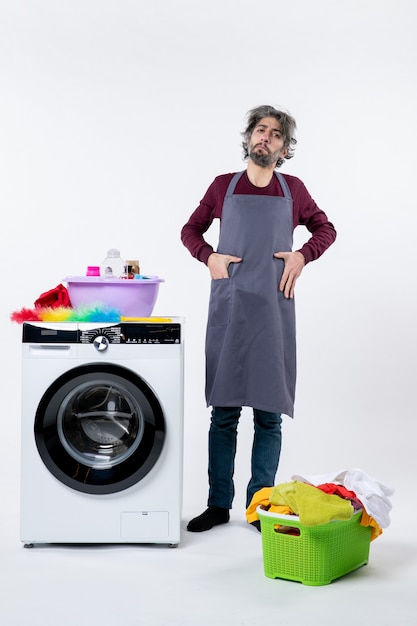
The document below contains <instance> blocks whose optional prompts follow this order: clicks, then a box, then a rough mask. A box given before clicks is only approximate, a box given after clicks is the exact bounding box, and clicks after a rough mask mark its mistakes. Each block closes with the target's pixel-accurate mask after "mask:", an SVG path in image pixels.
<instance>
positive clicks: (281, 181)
mask: <svg viewBox="0 0 417 626" xmlns="http://www.w3.org/2000/svg"><path fill="white" fill-rule="evenodd" d="M245 171H246V170H243V171H242V172H237V173H236V174H235V175H234V176H233V178H232V180H231V181H230V183H229V186H228V188H227V191H226V198H227V197H229V196H233V194H234V192H235V189H236V185H237V182H238V180H239V178H240V177H241V176H242V175H243V174H244V173H245ZM274 173H275V176H276V177H277V178H278V182H279V184H280V185H281V188H282V191H283V194H284V198H287V199H288V200H292V196H291V191H290V188H289V187H288V183H287V181H286V180H285V178H284V176H283V175H282V174H281V172H277V171H275V172H274Z"/></svg>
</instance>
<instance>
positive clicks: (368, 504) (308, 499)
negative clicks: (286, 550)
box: [246, 469, 394, 541]
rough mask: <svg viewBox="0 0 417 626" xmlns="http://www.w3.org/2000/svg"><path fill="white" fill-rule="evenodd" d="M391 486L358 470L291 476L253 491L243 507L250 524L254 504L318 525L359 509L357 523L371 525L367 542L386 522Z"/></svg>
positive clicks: (387, 523)
mask: <svg viewBox="0 0 417 626" xmlns="http://www.w3.org/2000/svg"><path fill="white" fill-rule="evenodd" d="M393 493H394V489H393V488H392V487H390V486H389V485H385V484H384V483H382V482H381V481H379V480H376V479H375V478H373V477H372V476H369V475H368V474H366V473H365V472H364V471H363V470H361V469H351V470H342V471H340V472H333V473H329V474H319V475H315V476H310V475H307V476H299V475H294V476H292V477H291V481H290V482H287V483H282V484H279V485H276V486H274V487H264V488H263V489H260V490H259V491H257V492H256V493H255V495H254V496H253V498H252V501H251V503H250V505H249V507H248V508H247V510H246V519H247V521H248V522H249V523H250V524H251V523H253V522H255V521H256V520H257V519H259V518H258V514H257V512H256V509H257V507H258V506H259V507H261V508H262V509H264V510H266V511H269V512H271V513H279V514H285V515H297V516H298V518H299V521H300V524H302V525H304V526H318V525H320V524H327V523H328V522H331V521H335V520H349V519H350V518H351V517H352V515H354V514H355V513H357V512H358V511H360V510H361V511H362V516H361V522H360V523H361V525H362V526H371V541H373V540H374V539H376V538H377V537H378V536H379V535H381V534H382V532H383V530H382V529H383V528H387V527H388V526H389V524H390V517H389V515H390V511H391V509H392V504H391V502H390V499H389V496H391V495H393Z"/></svg>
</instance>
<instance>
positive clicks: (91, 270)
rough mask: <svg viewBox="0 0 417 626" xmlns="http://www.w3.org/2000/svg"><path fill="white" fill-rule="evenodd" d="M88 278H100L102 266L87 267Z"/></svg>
mask: <svg viewBox="0 0 417 626" xmlns="http://www.w3.org/2000/svg"><path fill="white" fill-rule="evenodd" d="M86 276H100V266H99V265H89V266H88V267H87V272H86Z"/></svg>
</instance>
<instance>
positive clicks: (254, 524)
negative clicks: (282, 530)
mask: <svg viewBox="0 0 417 626" xmlns="http://www.w3.org/2000/svg"><path fill="white" fill-rule="evenodd" d="M250 525H251V526H254V527H255V528H256V530H259V532H261V521H260V520H259V519H256V520H254V521H253V522H250Z"/></svg>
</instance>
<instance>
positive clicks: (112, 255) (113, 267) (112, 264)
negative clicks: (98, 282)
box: [100, 248, 125, 278]
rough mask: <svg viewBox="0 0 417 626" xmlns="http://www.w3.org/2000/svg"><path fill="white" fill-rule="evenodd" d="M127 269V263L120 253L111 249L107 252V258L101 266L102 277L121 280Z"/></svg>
mask: <svg viewBox="0 0 417 626" xmlns="http://www.w3.org/2000/svg"><path fill="white" fill-rule="evenodd" d="M124 268H125V262H124V261H123V259H122V257H121V256H120V251H119V250H117V249H116V248H111V249H110V250H108V251H107V256H106V258H105V259H104V261H103V262H102V263H101V264H100V276H102V277H104V278H120V276H121V275H122V274H123V272H124Z"/></svg>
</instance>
